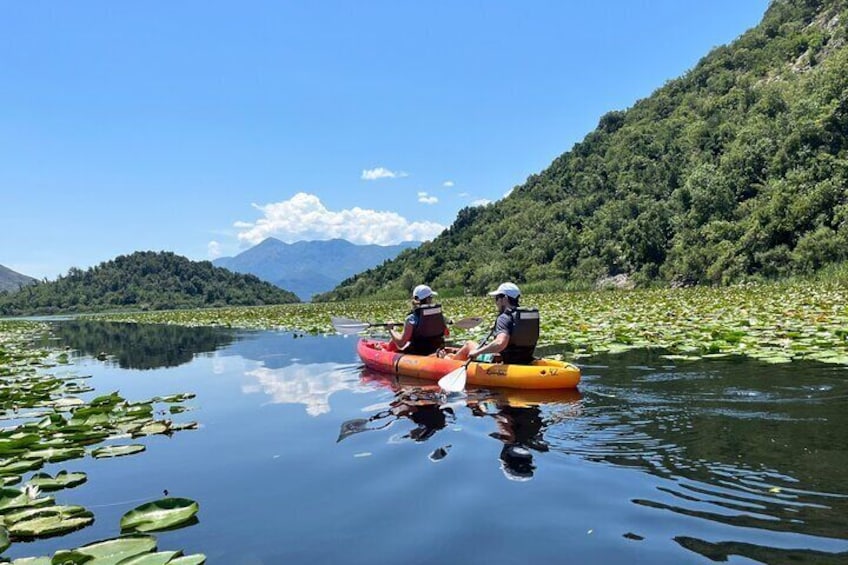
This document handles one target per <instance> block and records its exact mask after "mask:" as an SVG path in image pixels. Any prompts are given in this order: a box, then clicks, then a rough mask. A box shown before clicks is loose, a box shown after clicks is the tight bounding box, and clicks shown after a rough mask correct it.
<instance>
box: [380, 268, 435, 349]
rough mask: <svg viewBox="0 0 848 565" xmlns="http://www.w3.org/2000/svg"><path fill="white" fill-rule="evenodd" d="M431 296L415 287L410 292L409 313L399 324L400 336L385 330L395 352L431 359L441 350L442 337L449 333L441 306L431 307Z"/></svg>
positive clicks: (428, 290)
mask: <svg viewBox="0 0 848 565" xmlns="http://www.w3.org/2000/svg"><path fill="white" fill-rule="evenodd" d="M434 296H437V293H435V292H433V290H432V289H431V288H430V287H429V286H427V285H426V284H419V285H418V286H416V287H415V289H414V290H413V291H412V312H410V313H409V315H408V316H407V317H406V320H405V321H404V323H403V332H397V331H395V330H393V329H390V330H389V333H390V334H391V336H392V341H391V343H392V345H393V346H394V347H395V348H397V349H398V350H399V351H403V352H404V353H413V354H415V355H431V354H433V353H436V352H437V351H438V350H439V349H441V348H443V347H444V346H445V336H446V335H449V334H450V332H449V331H448V325H447V323H446V322H445V317H444V316H443V315H442V306H441V304H433V297H434Z"/></svg>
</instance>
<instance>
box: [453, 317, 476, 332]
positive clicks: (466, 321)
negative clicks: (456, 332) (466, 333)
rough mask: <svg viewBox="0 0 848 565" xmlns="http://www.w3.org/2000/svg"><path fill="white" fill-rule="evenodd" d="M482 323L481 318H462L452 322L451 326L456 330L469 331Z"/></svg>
mask: <svg viewBox="0 0 848 565" xmlns="http://www.w3.org/2000/svg"><path fill="white" fill-rule="evenodd" d="M482 323H483V318H479V317H477V318H463V319H461V320H460V321H458V322H454V324H453V325H455V326H456V327H458V328H462V329H463V330H470V329H471V328H476V327H477V326H479V325H480V324H482Z"/></svg>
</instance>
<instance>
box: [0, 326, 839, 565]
mask: <svg viewBox="0 0 848 565" xmlns="http://www.w3.org/2000/svg"><path fill="white" fill-rule="evenodd" d="M56 332H57V335H58V336H59V342H58V343H59V344H62V345H65V344H66V345H69V346H71V347H72V348H74V349H75V350H76V351H77V352H78V355H76V356H75V357H74V363H73V364H72V365H71V366H70V367H68V368H61V369H53V370H52V371H53V372H54V373H56V372H57V371H58V373H59V374H76V375H80V376H83V375H86V376H88V375H90V376H91V378H90V379H89V380H87V381H86V382H87V383H88V384H90V385H91V386H93V387H94V388H95V389H96V391H97V392H96V393H90V395H94V394H105V393H108V392H111V391H115V390H117V391H120V394H121V395H122V396H124V397H125V398H127V399H129V400H146V399H149V398H151V397H153V396H157V395H165V394H171V393H179V392H193V393H196V394H197V397H196V398H194V399H193V400H191V401H189V402H188V403H187V404H188V405H189V406H191V407H192V408H193V410H192V411H189V412H186V413H183V414H179V415H177V416H175V417H174V419H178V420H180V421H188V420H194V421H197V422H199V423H200V429H198V430H196V431H183V432H179V433H177V434H175V435H174V436H172V437H165V436H151V437H147V438H141V439H140V440H138V441H139V442H141V443H144V444H146V445H147V451H145V452H143V453H141V454H138V455H134V456H130V457H123V458H116V459H111V460H95V459H92V458H90V457H87V458H85V459H77V460H72V461H67V462H64V463H59V464H51V465H48V466H46V467H45V468H44V469H43V471H46V472H50V473H55V472H56V471H58V470H59V469H67V470H69V471H84V472H86V473H88V477H89V480H88V482H87V483H85V484H84V485H82V486H79V487H77V488H74V489H70V490H64V491H59V492H57V493H56V499H57V502H58V503H68V504H81V505H83V506H85V507H86V508H88V509H90V510H92V511H93V512H94V513H95V516H96V521H95V523H94V524H93V525H92V526H89V527H87V528H84V529H82V530H80V531H78V532H75V533H73V534H70V535H66V536H62V537H58V538H52V539H46V540H39V541H36V542H32V543H16V544H14V545H13V546H12V548H10V549H9V550H8V551H7V552H6V555H7V556H9V557H17V556H22V555H45V554H51V553H52V552H54V551H56V550H57V549H62V548H72V547H76V546H78V545H82V544H85V543H88V542H91V541H95V540H98V539H103V538H108V537H112V536H115V535H117V534H118V523H119V520H120V518H121V516H122V515H123V514H124V513H125V512H127V511H128V510H130V509H132V508H134V507H135V506H137V505H139V504H141V503H143V502H148V501H151V500H155V499H157V498H161V497H162V496H163V492H164V491H165V490H167V491H168V492H169V494H170V496H181V497H188V498H192V499H194V500H197V501H198V502H199V504H200V513H199V514H198V518H199V523H197V524H195V525H193V526H190V527H187V528H183V529H179V530H174V531H170V532H164V533H158V534H156V535H157V538H158V539H159V547H160V549H182V550H184V551H185V553H195V552H202V553H205V554H206V555H207V557H208V562H209V563H216V564H217V563H226V564H250V565H255V564H271V563H274V564H276V563H353V564H360V563H361V564H368V565H375V564H382V563H487V564H489V563H511V564H514V563H530V562H540V563H563V562H569V563H633V562H636V561H638V562H644V563H675V564H679V563H704V562H710V561H727V562H730V563H751V562H768V563H789V562H791V563H798V562H809V563H846V562H848V478H847V477H848V474H847V473H846V469H848V370H846V368H844V367H834V366H827V365H814V364H791V365H766V364H761V363H758V362H755V361H751V360H747V359H738V358H723V359H710V360H704V361H698V362H673V361H669V360H666V359H663V358H661V357H660V356H659V355H658V354H657V353H656V352H654V353H651V352H632V353H628V354H625V355H616V356H604V357H596V358H593V359H591V360H590V361H588V362H587V364H585V365H583V367H582V368H583V374H584V378H583V382H582V383H581V386H580V388H579V391H560V392H551V393H538V392H535V393H527V392H523V393H522V392H518V391H513V392H508V391H483V390H470V391H468V394H467V395H463V396H458V397H451V398H445V397H444V396H442V395H441V394H440V393H439V392H438V390H437V389H436V388H435V387H434V386H433V385H432V384H430V383H422V382H409V381H404V380H401V381H400V382H398V381H396V380H394V379H392V378H391V377H388V376H382V375H379V374H375V373H372V372H369V371H366V370H364V369H363V368H362V366H361V364H360V363H359V361H358V359H357V357H356V353H355V346H356V340H355V339H351V338H342V337H315V336H300V335H295V334H291V333H284V332H234V331H227V330H221V329H210V328H200V329H189V328H176V327H161V326H134V325H122V324H102V323H100V324H96V323H91V322H74V321H70V322H62V323H59V324H57V330H56ZM546 352H548V353H550V352H553V350H547V351H546ZM101 353H106V354H107V355H108V356H107V357H106V358H105V360H104V361H99V360H97V357H98V356H100V357H101V358H102V357H103V356H102V355H100V354H101ZM90 395H87V396H90Z"/></svg>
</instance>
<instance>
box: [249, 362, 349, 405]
mask: <svg viewBox="0 0 848 565" xmlns="http://www.w3.org/2000/svg"><path fill="white" fill-rule="evenodd" d="M351 368H352V366H351V365H341V364H338V363H314V364H300V363H294V364H291V365H288V366H286V367H281V368H278V369H270V368H268V367H265V366H260V367H256V368H255V369H251V370H248V371H246V372H245V373H244V374H245V376H247V377H249V378H251V379H255V381H256V382H255V383H253V382H251V383H248V384H245V385H243V386H242V392H244V393H245V394H252V393H257V392H261V393H264V394H266V395H268V396H269V397H270V398H271V402H272V403H275V404H303V405H304V406H305V407H306V413H307V414H309V415H310V416H320V415H321V414H326V413H327V412H329V411H330V396H332V395H333V394H335V393H337V392H340V391H342V390H347V389H350V388H352V386H353V385H354V384H355V379H352V378H351Z"/></svg>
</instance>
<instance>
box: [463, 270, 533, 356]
mask: <svg viewBox="0 0 848 565" xmlns="http://www.w3.org/2000/svg"><path fill="white" fill-rule="evenodd" d="M489 296H494V297H495V305H496V306H497V308H498V318H497V320H495V327H494V329H493V330H492V335H494V337H495V339H494V340H492V341H491V342H489V343H486V344H483V345H479V344H478V343H477V342H474V341H468V342H466V343H465V345H463V346H462V347H461V348H460V349H459V351H457V352H456V353H455V354H454V355H452V356H451V357H452V358H453V359H459V360H465V359H468V358H469V357H472V358H474V359H476V360H478V361H483V362H491V361H493V360H494V359H495V358H494V355H495V354H500V360H501V362H503V363H509V364H513V365H529V364H530V363H532V362H533V353H534V352H535V351H536V342H537V341H539V311H538V310H537V309H535V308H521V307H520V306H519V297H520V296H521V290H519V288H518V286H516V285H515V284H513V283H511V282H505V283H503V284H501V285H500V286H499V287H498V288H497V290H493V291H492V292H490V293H489Z"/></svg>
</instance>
